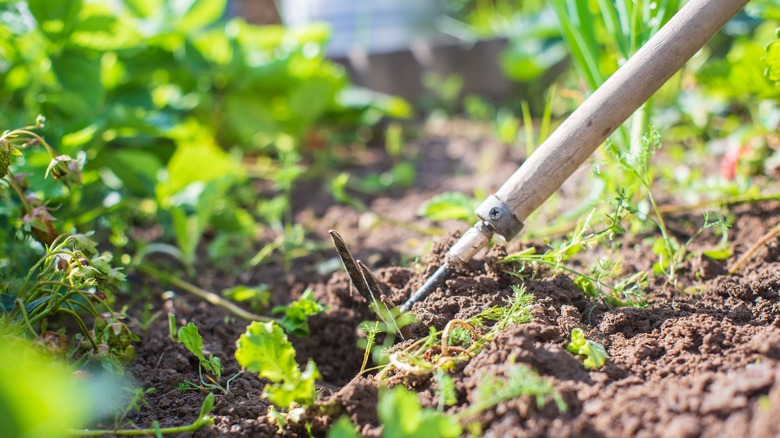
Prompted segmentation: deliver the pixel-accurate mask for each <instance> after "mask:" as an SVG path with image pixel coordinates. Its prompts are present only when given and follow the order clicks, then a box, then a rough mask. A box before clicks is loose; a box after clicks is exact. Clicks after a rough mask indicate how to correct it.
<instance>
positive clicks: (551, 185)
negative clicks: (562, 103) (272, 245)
mask: <svg viewBox="0 0 780 438" xmlns="http://www.w3.org/2000/svg"><path fill="white" fill-rule="evenodd" d="M747 2H748V0H690V1H688V2H687V3H686V4H685V6H683V7H682V9H680V11H679V12H677V14H675V15H674V17H672V19H671V20H669V22H668V23H667V24H666V25H664V26H663V28H661V30H660V31H658V33H657V34H655V35H654V36H653V37H652V38H651V39H650V41H648V42H647V44H645V45H644V46H643V47H642V48H641V49H640V50H639V51H637V52H636V54H635V55H634V56H632V57H631V59H629V60H628V61H627V62H626V63H625V64H623V66H622V67H620V69H619V70H618V71H617V72H615V73H614V74H613V75H612V76H611V77H610V78H609V79H608V80H607V81H606V82H604V84H603V85H602V86H601V87H599V88H598V89H597V90H596V91H595V92H594V93H593V94H592V95H591V96H590V97H588V99H587V100H586V101H585V102H583V104H582V105H581V106H580V107H579V108H578V109H577V110H576V111H574V113H572V114H571V116H569V118H568V119H566V121H564V122H563V124H561V126H560V127H559V128H558V129H557V130H556V131H555V132H554V133H553V134H552V135H551V136H550V137H549V138H548V139H547V140H546V141H545V142H544V143H543V144H542V145H541V146H540V147H539V149H537V150H536V151H535V152H534V153H533V154H531V156H530V157H528V159H527V160H526V161H525V162H524V163H523V165H522V166H521V167H520V168H519V169H518V170H517V171H516V172H515V173H514V174H513V175H512V176H511V177H510V178H509V179H508V180H507V181H506V182H505V183H504V185H503V186H501V188H500V189H499V190H498V191H497V192H496V193H495V194H493V195H491V196H490V197H489V198H487V199H486V200H485V201H484V202H482V204H480V205H479V207H477V209H476V214H477V216H478V217H479V218H480V221H479V222H477V223H476V225H474V227H472V228H471V229H469V230H468V231H466V233H465V234H464V235H463V236H462V237H461V238H460V240H458V241H457V242H456V243H455V244H454V245H453V246H452V247H451V248H450V250H449V251H448V252H447V255H446V261H445V263H444V264H443V265H442V266H441V267H440V268H439V269H438V270H436V272H435V273H434V274H433V275H432V276H431V277H429V278H428V280H427V281H426V282H425V283H424V284H423V285H422V287H421V288H420V289H418V290H417V292H415V293H414V294H413V295H412V296H411V297H410V298H409V300H408V301H406V302H405V303H404V304H403V305H402V306H401V311H404V312H405V311H408V310H409V309H410V308H411V307H412V305H413V304H414V303H416V302H417V301H420V300H421V299H423V298H425V296H426V295H428V294H429V293H430V292H431V291H432V290H433V289H434V288H435V287H436V285H437V283H438V282H439V281H441V280H442V279H443V278H444V277H445V276H446V275H447V271H448V269H449V267H450V266H453V265H457V264H463V263H466V262H468V261H469V260H471V258H472V257H474V255H476V254H477V253H478V252H479V251H480V250H482V249H483V248H485V247H487V245H488V243H489V242H490V240H491V238H492V237H493V235H494V234H498V235H499V236H501V237H503V238H504V239H506V240H509V239H511V238H513V237H514V236H515V235H516V234H517V233H518V232H519V231H520V229H521V228H523V221H525V220H526V219H527V218H528V216H529V215H530V214H531V213H532V212H533V211H534V210H536V209H537V208H538V207H539V206H540V205H541V204H542V203H543V202H544V201H545V200H546V199H547V198H548V197H550V195H552V194H553V193H554V192H555V191H556V190H558V189H559V188H560V187H561V185H562V184H563V182H564V181H565V180H566V179H567V178H568V177H569V176H570V175H571V174H572V173H574V171H575V170H576V169H577V168H578V167H579V166H580V165H582V163H583V162H585V160H586V159H587V158H588V157H589V156H590V155H591V154H592V153H593V151H595V150H596V148H597V147H598V146H599V145H600V144H601V143H602V142H603V141H604V140H605V139H606V138H607V137H608V136H609V135H610V134H612V132H614V131H615V130H616V129H617V128H618V127H619V126H620V125H621V124H622V123H623V122H624V121H625V120H626V119H627V118H628V117H629V116H630V115H631V114H632V113H633V112H634V111H635V110H636V109H637V108H639V107H640V106H641V105H642V104H643V103H644V102H645V101H646V100H647V99H649V98H650V96H652V95H653V93H655V92H656V91H657V90H658V89H659V88H660V87H661V86H662V85H663V84H664V83H665V82H666V81H667V80H668V79H669V78H670V77H671V76H672V75H673V74H674V73H675V72H677V71H678V70H679V69H680V68H682V66H683V64H685V62H687V61H688V60H689V59H690V58H691V56H693V55H694V53H696V52H697V51H698V50H699V49H701V48H702V47H703V46H704V44H705V43H706V42H707V41H708V40H709V39H710V38H711V37H712V36H713V35H714V34H715V33H716V32H717V31H718V30H719V29H720V28H721V27H723V26H724V25H725V24H726V22H727V21H729V20H730V19H731V18H732V17H733V16H734V15H736V14H737V12H739V10H740V9H742V7H743V6H744V5H745V4H747Z"/></svg>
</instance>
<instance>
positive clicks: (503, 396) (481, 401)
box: [458, 358, 568, 419]
mask: <svg viewBox="0 0 780 438" xmlns="http://www.w3.org/2000/svg"><path fill="white" fill-rule="evenodd" d="M512 362H514V358H511V359H510V363H512ZM524 395H525V396H530V397H531V399H532V400H534V402H535V403H536V407H537V408H538V409H542V408H543V407H544V405H545V404H546V403H547V402H548V401H550V400H551V401H553V402H554V403H555V406H556V407H557V408H558V411H560V412H561V413H564V412H567V411H568V407H567V406H566V402H564V400H563V397H561V395H560V394H559V393H558V392H557V391H555V388H554V387H553V384H552V383H551V382H550V381H549V380H546V379H544V378H542V377H540V376H539V374H537V373H536V372H535V371H534V370H532V369H531V368H530V367H528V366H527V365H525V364H513V365H511V366H510V368H509V370H507V371H506V375H505V376H504V377H500V376H496V375H492V374H487V375H485V376H484V377H483V378H482V380H481V381H480V382H479V386H477V390H476V398H475V401H474V402H473V403H472V404H471V405H470V406H469V407H468V408H466V409H465V410H464V411H462V412H461V413H460V414H458V417H459V418H461V419H467V418H469V417H473V416H474V415H476V414H478V413H479V412H483V411H485V410H487V409H490V408H492V407H493V406H496V405H497V404H499V403H501V402H502V401H506V400H511V399H513V398H516V397H521V396H524Z"/></svg>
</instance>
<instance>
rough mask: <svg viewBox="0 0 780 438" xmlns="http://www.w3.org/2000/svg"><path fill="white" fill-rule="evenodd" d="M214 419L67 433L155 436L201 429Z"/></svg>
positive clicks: (77, 430) (73, 430) (68, 432)
mask: <svg viewBox="0 0 780 438" xmlns="http://www.w3.org/2000/svg"><path fill="white" fill-rule="evenodd" d="M213 422H214V420H213V419H212V418H211V417H204V418H199V419H197V420H195V422H194V423H192V424H188V425H186V426H177V427H161V428H156V429H155V428H149V429H121V430H88V429H85V430H79V429H70V430H68V431H67V434H68V435H74V436H82V437H84V436H103V435H117V436H142V435H144V436H155V435H156V434H158V433H160V434H163V435H165V434H169V433H183V432H195V431H198V430H200V429H202V428H203V427H204V426H207V425H209V424H212V423H213Z"/></svg>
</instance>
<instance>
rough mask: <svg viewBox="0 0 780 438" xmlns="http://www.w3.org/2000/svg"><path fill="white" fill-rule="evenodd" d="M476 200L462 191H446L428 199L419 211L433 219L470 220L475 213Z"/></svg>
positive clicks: (420, 213)
mask: <svg viewBox="0 0 780 438" xmlns="http://www.w3.org/2000/svg"><path fill="white" fill-rule="evenodd" d="M474 207H475V203H474V200H473V199H471V198H469V197H468V196H466V195H464V194H463V193H460V192H445V193H442V194H440V195H436V196H434V197H433V198H431V199H430V200H428V201H426V202H425V203H424V204H423V205H422V206H421V207H420V211H419V212H418V214H419V215H421V216H424V217H426V218H428V219H430V220H432V221H443V220H449V219H454V220H469V219H471V218H472V217H473V215H474Z"/></svg>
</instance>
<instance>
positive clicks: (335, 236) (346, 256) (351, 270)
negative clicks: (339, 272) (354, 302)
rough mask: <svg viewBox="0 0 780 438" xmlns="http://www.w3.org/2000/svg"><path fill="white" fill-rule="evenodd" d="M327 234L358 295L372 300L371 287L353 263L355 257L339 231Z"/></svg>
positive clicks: (369, 300) (370, 301) (331, 231)
mask: <svg viewBox="0 0 780 438" xmlns="http://www.w3.org/2000/svg"><path fill="white" fill-rule="evenodd" d="M328 234H330V238H331V239H332V240H333V244H334V245H336V251H337V252H338V254H339V258H340V259H341V264H342V265H343V266H344V270H346V271H347V275H349V279H350V280H351V281H352V284H353V285H354V286H355V289H357V291H358V293H359V294H360V296H361V297H363V298H364V299H365V300H366V301H368V302H369V303H372V302H374V299H373V297H372V296H371V289H370V288H369V287H368V283H367V282H366V278H365V277H364V276H363V273H362V272H361V271H360V268H359V267H358V265H357V263H355V258H354V257H352V253H350V252H349V248H347V244H346V243H345V242H344V239H343V238H342V237H341V235H340V234H339V233H337V232H336V230H330V231H328Z"/></svg>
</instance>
